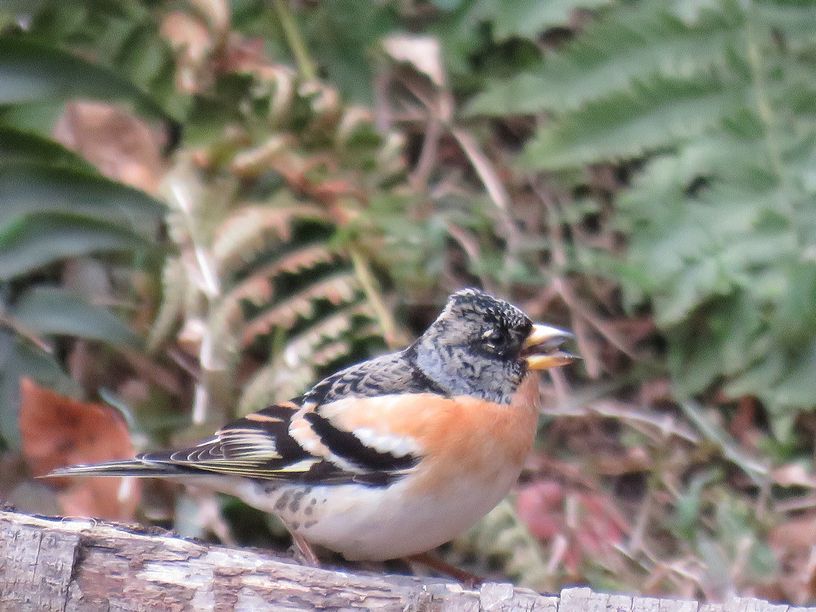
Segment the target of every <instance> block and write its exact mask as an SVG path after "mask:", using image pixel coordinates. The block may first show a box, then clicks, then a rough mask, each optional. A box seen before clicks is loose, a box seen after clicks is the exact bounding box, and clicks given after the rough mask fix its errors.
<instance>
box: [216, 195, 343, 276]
mask: <svg viewBox="0 0 816 612" xmlns="http://www.w3.org/2000/svg"><path fill="white" fill-rule="evenodd" d="M277 199H278V200H281V199H282V198H277ZM283 199H286V200H290V201H291V203H290V204H287V205H274V204H247V205H244V206H241V207H240V208H238V209H237V210H236V211H235V212H233V213H232V214H231V215H230V216H229V217H228V218H227V219H226V221H224V223H222V224H221V225H220V226H219V227H218V228H217V230H216V231H215V236H214V238H213V245H212V253H213V256H214V258H215V261H216V262H217V264H218V267H219V270H220V272H221V274H222V275H223V274H228V273H229V272H232V271H234V270H236V269H238V268H240V267H241V266H242V265H244V264H246V263H249V262H251V261H253V260H254V258H255V257H256V256H257V255H258V253H260V252H262V251H264V250H267V249H268V247H269V245H270V241H275V242H281V241H282V242H285V241H287V240H289V239H290V238H291V235H292V224H293V223H294V222H295V221H296V220H302V219H309V220H315V221H328V215H327V214H326V212H325V211H324V210H323V209H322V208H320V207H318V206H314V205H312V204H301V203H295V202H294V200H293V198H291V197H289V198H283Z"/></svg>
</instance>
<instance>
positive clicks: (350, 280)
mask: <svg viewBox="0 0 816 612" xmlns="http://www.w3.org/2000/svg"><path fill="white" fill-rule="evenodd" d="M358 292H359V285H358V282H357V279H356V277H355V276H354V275H353V274H350V273H348V272H340V273H336V274H332V275H331V276H328V277H326V278H322V279H320V280H318V281H316V282H314V283H312V284H310V285H308V286H307V287H306V288H305V289H302V290H300V291H298V292H297V293H295V294H293V295H292V296H291V297H288V298H286V299H285V300H283V301H281V302H278V303H276V304H274V305H273V306H272V307H271V308H269V309H267V310H264V311H263V312H261V313H260V314H259V315H258V316H256V317H253V319H252V320H251V321H249V323H247V325H246V327H245V328H244V334H243V344H244V346H246V345H249V344H251V343H252V342H254V340H255V339H256V338H257V337H258V336H262V335H264V334H268V333H269V332H270V331H271V330H272V329H273V328H275V327H284V328H285V327H290V326H292V325H294V323H295V322H296V321H297V320H298V319H299V318H309V317H311V316H312V315H313V314H314V310H315V302H316V301H317V300H326V301H328V302H329V303H331V304H333V305H334V306H338V305H340V304H342V303H344V302H350V301H351V300H353V299H354V298H355V297H356V296H357V295H358Z"/></svg>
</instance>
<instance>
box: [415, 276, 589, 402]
mask: <svg viewBox="0 0 816 612" xmlns="http://www.w3.org/2000/svg"><path fill="white" fill-rule="evenodd" d="M572 337H573V336H572V334H571V333H569V332H568V331H565V330H563V329H559V328H557V327H552V326H549V325H543V324H540V323H533V322H532V321H531V320H530V318H529V317H528V316H527V315H525V314H524V313H523V312H522V311H521V310H519V309H518V308H516V307H515V306H513V305H512V304H509V303H508V302H505V301H504V300H500V299H497V298H494V297H493V296H491V295H489V294H487V293H485V292H483V291H479V290H477V289H463V290H461V291H458V292H456V293H454V294H453V295H452V296H450V298H449V299H448V303H447V305H446V306H445V309H444V310H443V311H442V314H440V315H439V317H438V318H437V319H436V321H434V322H433V323H432V324H431V326H430V327H429V328H428V329H427V330H426V331H425V333H424V334H422V336H421V337H420V338H419V340H417V342H416V344H415V345H414V346H415V348H416V360H417V364H418V365H419V367H420V368H421V369H422V371H423V373H424V374H425V375H426V376H428V377H429V378H431V379H432V380H433V381H434V382H435V383H437V384H438V385H439V386H440V387H442V388H443V389H444V390H445V391H447V392H449V393H451V394H452V395H460V394H461V395H473V396H476V397H481V398H484V399H488V400H490V401H497V402H500V403H507V402H509V399H510V397H511V396H512V394H513V393H514V392H515V390H516V388H517V387H518V385H519V384H520V383H521V381H522V380H523V379H524V376H525V375H526V374H527V373H528V372H529V371H530V370H545V369H548V368H553V367H558V366H563V365H566V364H568V363H572V362H573V361H575V360H576V359H577V357H576V356H574V355H571V354H570V353H567V352H565V351H563V350H561V345H562V344H564V343H565V342H566V341H568V340H570V339H571V338H572Z"/></svg>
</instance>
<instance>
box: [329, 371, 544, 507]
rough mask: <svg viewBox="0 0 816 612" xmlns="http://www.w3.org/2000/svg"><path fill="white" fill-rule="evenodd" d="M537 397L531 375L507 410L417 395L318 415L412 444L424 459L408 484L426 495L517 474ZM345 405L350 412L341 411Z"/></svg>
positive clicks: (332, 408)
mask: <svg viewBox="0 0 816 612" xmlns="http://www.w3.org/2000/svg"><path fill="white" fill-rule="evenodd" d="M538 396H539V394H538V376H537V375H536V374H535V373H531V374H530V375H528V376H527V377H526V378H525V379H524V380H523V381H522V383H521V385H520V386H519V389H518V391H517V392H516V394H515V395H514V397H513V400H512V402H511V403H510V404H496V403H493V402H488V401H485V400H480V399H477V398H473V397H469V396H456V397H452V398H444V397H440V396H438V395H434V394H431V393H419V394H411V395H390V396H385V397H379V398H365V399H354V400H352V399H349V400H341V401H340V402H336V403H335V404H334V405H329V406H325V407H324V408H322V409H321V410H324V409H325V410H327V412H326V416H327V417H329V418H331V419H332V421H334V422H335V423H336V424H337V425H339V426H340V427H342V428H344V429H348V430H352V431H353V430H354V429H357V428H362V427H364V428H369V429H371V430H374V431H376V432H377V433H379V434H382V435H387V436H407V437H410V438H413V439H415V440H416V441H417V442H418V446H419V447H420V448H421V449H422V454H423V455H424V458H423V460H422V462H421V463H420V465H419V466H418V470H417V474H416V478H412V480H413V482H414V483H415V485H414V486H415V487H416V489H417V491H418V492H420V491H425V492H431V491H434V490H437V489H439V488H440V487H441V488H444V487H445V486H446V483H450V482H452V481H455V480H456V479H459V478H461V477H462V475H463V474H467V475H472V476H473V477H475V478H476V479H477V480H479V479H483V480H490V479H491V478H493V477H494V476H497V475H498V474H500V473H506V472H507V469H508V467H509V466H516V465H517V466H518V467H519V469H520V468H521V465H522V464H523V462H524V459H525V457H526V456H527V454H528V453H529V452H530V447H531V446H532V443H533V438H534V437H535V431H536V421H537V418H538V408H539V397H538ZM345 402H354V407H353V408H351V406H349V405H345V406H342V407H341V406H340V404H344V403H345ZM332 413H333V414H332Z"/></svg>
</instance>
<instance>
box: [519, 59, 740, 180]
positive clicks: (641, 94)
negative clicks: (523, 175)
mask: <svg viewBox="0 0 816 612" xmlns="http://www.w3.org/2000/svg"><path fill="white" fill-rule="evenodd" d="M748 100H749V90H748V84H747V83H745V82H742V81H740V80H737V79H734V78H731V79H727V80H726V79H721V78H717V77H716V76H713V75H712V76H709V77H708V78H697V79H693V80H691V81H679V80H667V79H663V78H655V79H652V80H650V81H649V82H648V83H646V84H642V85H634V86H633V87H632V88H631V90H629V91H626V92H623V93H619V94H616V95H613V96H611V97H609V98H606V99H604V100H600V101H597V102H593V103H592V104H589V105H587V106H586V107H584V108H582V109H580V110H576V111H574V112H570V113H565V114H564V115H561V116H559V117H558V118H557V119H555V120H554V121H553V122H552V123H551V124H550V125H547V126H546V127H544V128H542V129H541V130H540V131H539V132H538V134H537V135H536V137H535V138H534V139H533V140H532V141H531V142H530V143H529V145H528V146H527V148H526V149H525V151H524V154H523V161H524V163H525V164H526V165H528V166H529V167H531V168H536V169H547V170H560V169H566V168H571V167H576V166H581V165H585V164H591V163H597V162H602V161H615V160H622V159H627V158H633V157H639V156H641V155H643V154H644V153H646V152H648V151H654V150H658V149H660V148H663V147H668V146H672V145H676V144H678V143H681V142H683V141H685V140H687V139H690V138H692V137H694V136H697V135H699V134H700V133H702V132H703V131H704V130H706V129H708V128H711V127H714V126H717V125H718V124H719V123H720V122H722V120H723V119H724V118H725V117H727V116H729V115H731V114H733V113H735V112H738V111H739V110H740V109H741V108H744V106H745V105H746V104H748Z"/></svg>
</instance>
